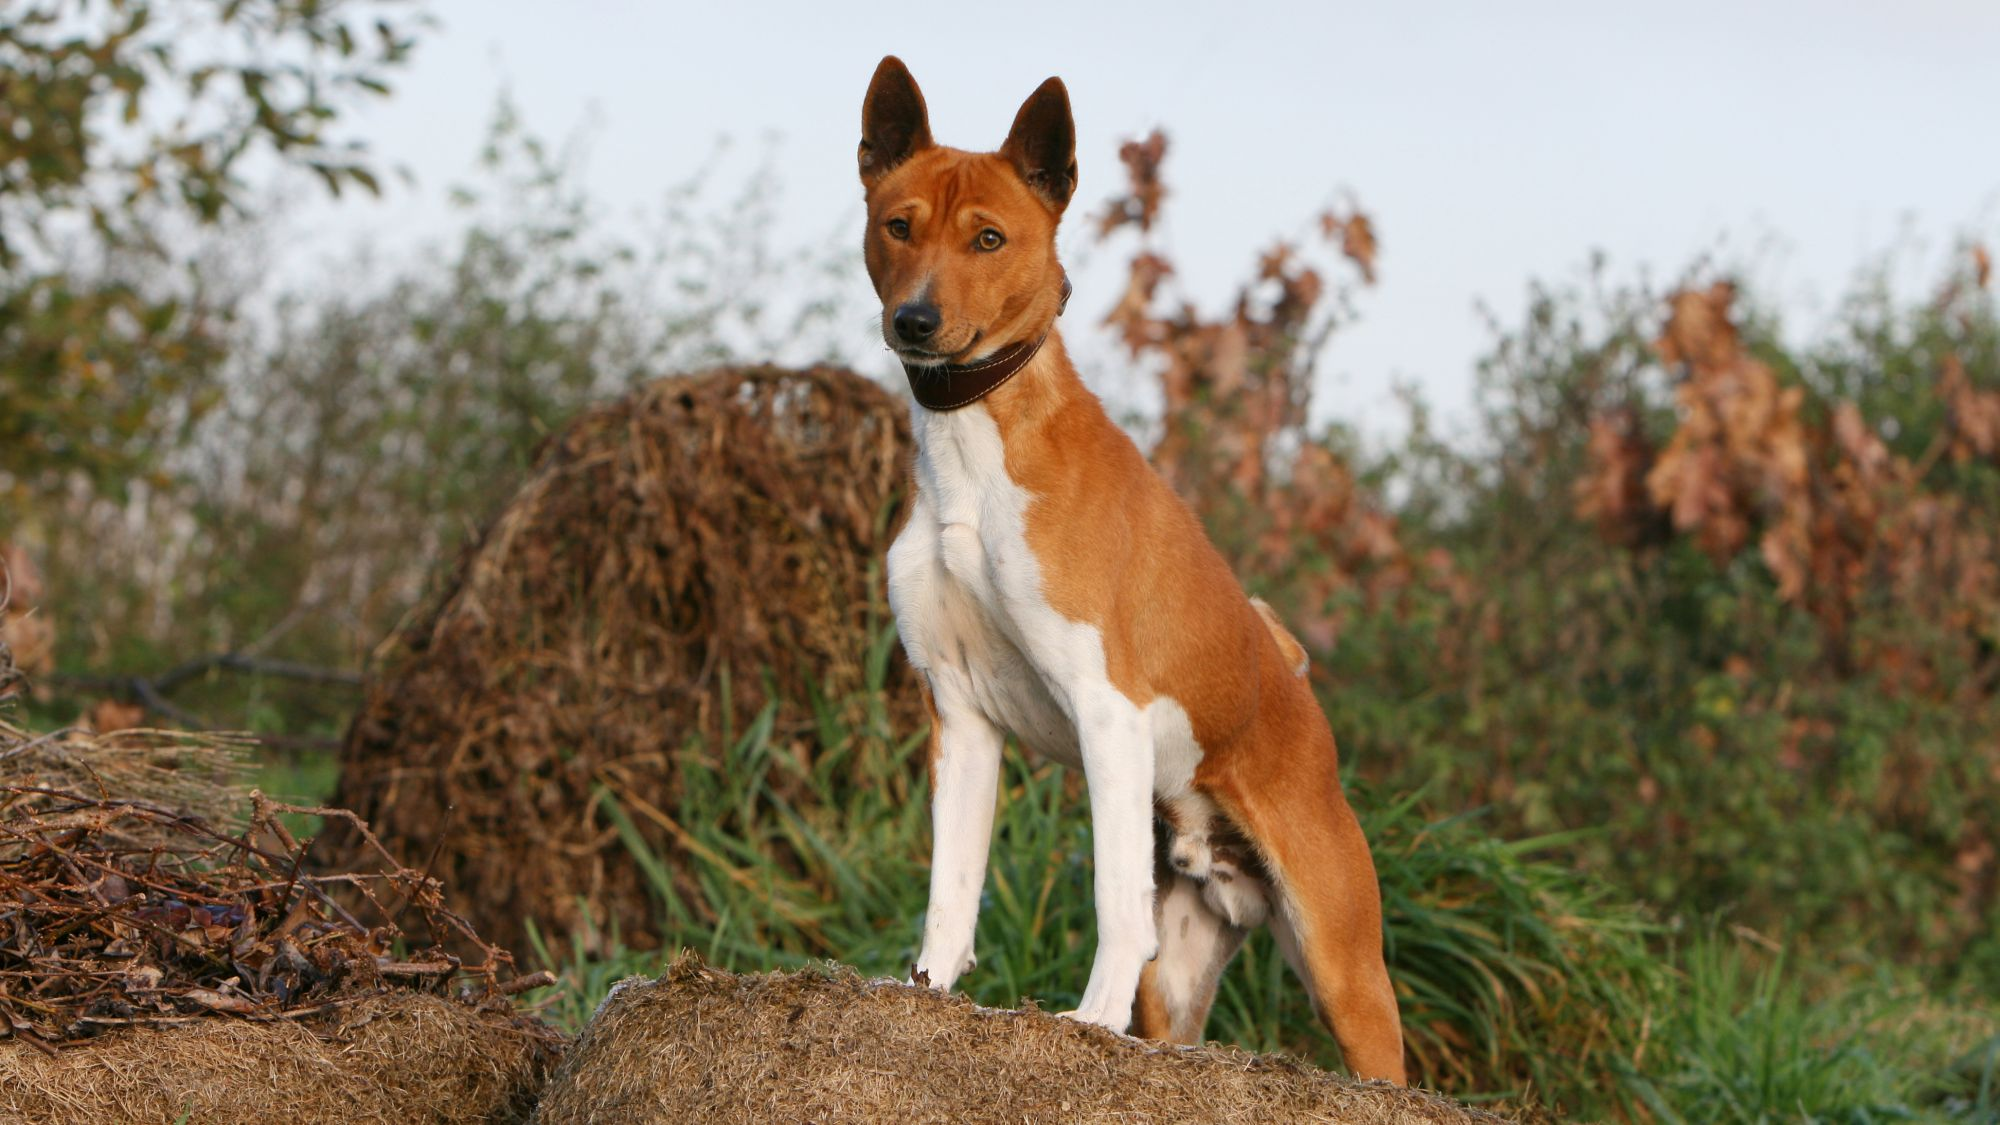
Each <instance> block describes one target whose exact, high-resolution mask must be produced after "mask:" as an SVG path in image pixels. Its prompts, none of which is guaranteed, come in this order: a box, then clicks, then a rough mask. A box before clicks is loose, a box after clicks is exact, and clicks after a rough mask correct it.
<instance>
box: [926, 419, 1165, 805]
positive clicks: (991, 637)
mask: <svg viewBox="0 0 2000 1125" xmlns="http://www.w3.org/2000/svg"><path fill="white" fill-rule="evenodd" d="M913 425H914V428H915V431H916V436H917V449H918V453H917V460H916V481H917V494H916V496H915V498H914V500H913V502H912V505H911V512H910V520H909V523H908V524H907V525H906V526H905V527H904V529H903V532H902V533H901V534H900V535H898V536H897V538H896V542H895V544H894V545H893V546H892V547H891V548H890V550H889V601H890V604H891V606H892V608H893V609H894V610H895V613H896V625H897V629H898V630H899V631H900V632H901V634H902V638H903V645H904V648H905V650H906V651H907V652H908V653H909V657H910V661H911V663H912V664H914V665H916V666H917V667H918V668H919V669H920V670H922V671H923V672H924V673H925V674H926V675H927V676H928V677H929V678H930V681H931V684H932V688H933V691H934V692H936V693H938V694H939V695H940V696H941V697H945V698H940V699H939V700H938V703H939V707H940V710H941V711H944V710H946V709H947V708H948V707H950V706H952V705H969V706H971V707H973V708H975V709H977V711H978V712H979V713H980V714H982V715H984V716H985V717H986V718H987V719H988V720H989V721H991V722H993V723H994V725H996V726H998V727H1000V728H1002V729H1003V730H1007V731H1011V732H1013V733H1014V734H1016V735H1018V736H1020V738H1021V739H1022V741H1023V742H1025V743H1027V744H1028V745H1030V746H1032V747H1033V748H1034V749H1036V750H1038V751H1040V752H1042V753H1044V754H1047V755H1050V756H1052V757H1054V758H1056V759H1057V760H1059V761H1063V762H1066V763H1068V764H1071V765H1080V764H1081V756H1080V754H1079V750H1078V747H1079V737H1080V736H1079V734H1078V727H1079V724H1080V723H1082V724H1092V723H1096V724H1103V723H1106V722H1113V723H1115V722H1118V721H1120V720H1119V718H1118V716H1117V715H1114V714H1109V713H1107V712H1124V713H1125V714H1126V720H1129V723H1130V729H1134V730H1137V731H1140V732H1143V733H1142V734H1141V736H1140V738H1139V740H1138V741H1139V744H1138V745H1134V746H1133V747H1132V748H1131V753H1133V754H1135V755H1147V756H1150V757H1151V758H1152V759H1153V762H1152V764H1151V768H1149V769H1148V770H1146V771H1145V772H1146V773H1147V774H1149V775H1150V776H1151V780H1152V784H1153V787H1154V788H1155V789H1156V791H1157V792H1159V793H1160V794H1161V795H1170V794H1174V793H1178V792H1183V791H1185V790H1186V789H1187V787H1188V785H1189V784H1190V782H1191V781H1192V778H1193V773H1194V766H1195V763H1196V762H1197V761H1198V760H1199V758H1200V755H1201V750H1200V747H1199V746H1197V745H1196V744H1195V741H1194V735H1193V731H1192V729H1191V728H1190V726H1189V723H1188V718H1187V715H1186V713H1185V712H1184V711H1183V710H1182V709H1181V707H1180V706H1179V705H1178V704H1177V703H1176V702H1175V701H1173V700H1172V699H1168V698H1165V697H1161V698H1157V699H1155V700H1154V701H1153V702H1152V703H1151V704H1150V705H1149V706H1147V707H1145V708H1143V709H1142V708H1139V707H1138V706H1136V705H1135V704H1133V703H1132V702H1131V701H1130V700H1127V699H1125V698H1124V696H1122V695H1120V694H1119V693H1118V692H1117V691H1116V690H1115V689H1114V688H1113V687H1112V686H1111V684H1110V682H1109V679H1108V677H1107V675H1106V669H1105V656H1104V643H1103V636H1102V634H1101V633H1100V632H1099V631H1098V630H1097V629H1096V628H1095V627H1093V626H1091V625H1089V624H1086V623H1083V622H1077V621H1072V620H1069V619H1067V618H1065V617H1063V615H1062V614H1060V613H1058V612H1057V611H1056V610H1055V609H1054V608H1053V607H1052V606H1051V605H1050V604H1049V601H1048V597H1047V594H1046V591H1045V588H1044V585H1043V582H1044V577H1045V576H1044V573H1043V568H1042V565H1041V562H1040V560H1038V559H1037V558H1036V556H1035V554H1034V551H1033V548H1032V547H1031V546H1030V544H1029V542H1028V536H1027V527H1028V510H1029V507H1030V505H1031V503H1032V502H1033V497H1032V496H1031V495H1030V494H1029V493H1027V492H1026V491H1025V490H1024V489H1022V488H1021V487H1020V486H1019V485H1017V484H1016V483H1015V482H1014V480H1013V478H1011V477H1010V476H1009V475H1008V474H1007V467H1006V451H1005V447H1004V445H1003V443H1002V441H1001V438H1000V433H999V429H998V427H997V426H996V425H995V424H994V422H993V419H992V417H991V416H990V415H989V414H988V413H987V412H986V409H985V407H984V406H983V405H977V404H975V405H973V406H970V407H966V408H965V409H962V410H956V411H952V412H950V413H943V414H940V413H933V412H931V411H928V410H922V409H919V410H917V411H915V415H914V418H913Z"/></svg>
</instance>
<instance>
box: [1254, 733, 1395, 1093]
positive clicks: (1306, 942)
mask: <svg viewBox="0 0 2000 1125" xmlns="http://www.w3.org/2000/svg"><path fill="white" fill-rule="evenodd" d="M1317 772H1319V774H1320V776H1318V777H1313V778H1310V779H1308V778H1305V777H1300V776H1297V775H1294V776H1292V777H1290V778H1288V779H1286V782H1285V783H1284V784H1272V785H1257V786H1252V785H1243V784H1232V783H1230V782H1228V781H1226V780H1225V781H1223V782H1222V784H1220V785H1218V786H1217V787H1216V789H1215V792H1214V796H1215V797H1216V798H1217V799H1218V800H1219V801H1220V803H1221V804H1222V805H1223V807H1224V809H1225V810H1226V811H1227V812H1228V813H1229V815H1230V816H1231V818H1232V819H1234V820H1235V822H1236V823H1237V825H1238V826H1240V827H1241V828H1242V829H1243V830H1244V831H1245V832H1246V833H1248V834H1249V836H1250V837H1251V839H1252V840H1253V841H1254V842H1255V843H1256V845H1257V848H1258V850H1259V851H1260V852H1261V853H1262V854H1263V856H1264V859H1265V867H1266V869H1267V871H1268V873H1269V875H1270V878H1271V882H1272V893H1273V895H1274V897H1275V898H1276V900H1277V901H1276V902H1275V903H1274V907H1275V908H1274V909H1273V910H1272V914H1271V922H1272V928H1273V930H1274V931H1275V932H1276V934H1277V937H1278V943H1279V948H1280V949H1281V950H1282V951H1283V952H1284V953H1285V955H1286V959H1287V960H1288V961H1291V962H1292V964H1293V965H1294V967H1295V968H1296V969H1297V970H1299V972H1300V975H1301V976H1302V977H1303V978H1304V982H1303V983H1304V984H1305V986H1306V989H1307V991H1308V992H1309V993H1310V994H1311V996H1312V999H1313V1010H1314V1012H1315V1013H1317V1014H1318V1016H1319V1018H1320V1022H1321V1023H1324V1024H1325V1025H1327V1028H1328V1030H1330V1031H1332V1032H1333V1037H1334V1038H1335V1039H1337V1040H1339V1041H1340V1052H1341V1054H1342V1056H1344V1057H1345V1058H1346V1060H1347V1066H1348V1069H1350V1070H1352V1071H1353V1072H1354V1073H1355V1074H1356V1075H1357V1076H1359V1077H1361V1078H1386V1079H1388V1080H1389V1081H1391V1082H1397V1083H1401V1082H1403V1081H1404V1069H1403V1026H1402V1020H1401V1018H1400V1017H1399V1016H1398V1014H1397V1011H1396V992H1395V989H1394V988H1393V987H1392V986H1391V985H1390V983H1389V972H1388V969H1387V967H1386V966H1385V965H1384V964H1383V961H1382V895H1381V889H1380V887H1379V886H1378V885H1377V883H1376V881H1375V863H1374V860H1373V859H1372V858H1371V857H1370V856H1369V854H1368V842H1367V840H1365V839H1364V838H1363V837H1362V835H1361V825H1360V824H1359V823H1358V822H1357V821H1356V820H1355V819H1354V810H1352V809H1350V808H1349V807H1348V806H1347V801H1346V800H1345V799H1344V798H1343V797H1342V796H1341V793H1340V779H1339V775H1338V773H1337V772H1336V769H1335V767H1334V765H1333V762H1332V755H1330V754H1329V755H1327V758H1326V764H1325V766H1324V767H1323V768H1322V769H1321V770H1319V771H1317Z"/></svg>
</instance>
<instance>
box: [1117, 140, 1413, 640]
mask: <svg viewBox="0 0 2000 1125" xmlns="http://www.w3.org/2000/svg"><path fill="white" fill-rule="evenodd" d="M1166 150H1167V142H1166V138H1165V136H1164V135H1162V134H1160V133H1158V132H1155V133H1153V134H1152V135H1151V136H1149V137H1147V138H1146V139H1145V140H1143V141H1135V142H1131V143H1128V144H1126V145H1125V146H1124V147H1123V148H1122V149H1121V150H1120V153H1119V155H1120V158H1121V159H1123V160H1124V162H1125V167H1126V173H1127V176H1128V178H1129V180H1130V191H1129V192H1128V193H1127V194H1126V195H1124V196H1121V197H1119V198H1118V199H1116V200H1114V201H1113V202H1112V205H1111V207H1110V208H1109V210H1108V211H1107V212H1106V213H1105V215H1104V216H1103V218H1102V220H1101V221H1100V223H1099V231H1100V234H1101V235H1104V236H1108V235H1110V234H1112V233H1114V232H1116V231H1118V230H1120V229H1122V228H1124V227H1127V226H1133V227H1136V228H1138V230H1139V231H1140V233H1142V234H1145V233H1149V232H1150V231H1152V230H1153V228H1154V226H1155V224H1156V223H1157V222H1158V221H1159V213H1160V205H1161V201H1162V200H1163V199H1164V197H1165V195H1166V187H1165V185H1164V182H1163V179H1162V176H1161V165H1162V163H1163V161H1164V160H1165V157H1166ZM1317 227H1318V231H1319V234H1320V235H1321V237H1322V239H1323V240H1324V242H1325V243H1327V244H1330V245H1331V246H1333V247H1335V248H1337V249H1338V251H1339V253H1340V254H1342V255H1343V256H1344V257H1346V258H1347V259H1348V260H1349V261H1350V262H1351V263H1352V264H1353V266H1354V267H1355V269H1356V271H1357V272H1358V273H1359V275H1360V278H1361V281H1362V283H1364V284H1368V283H1372V282H1373V281H1374V276H1375V273H1374V268H1375V254H1376V237H1375V230H1374V226H1373V224H1372V223H1371V222H1370V221H1369V219H1368V216H1367V215H1365V214H1363V213H1362V212H1361V211H1360V210H1358V209H1353V210H1350V211H1349V212H1348V213H1347V214H1345V215H1341V214H1336V213H1334V212H1332V211H1328V212H1326V213H1325V214H1322V215H1321V216H1319V218H1318V221H1317ZM1173 276H1174V267H1173V265H1172V263H1171V262H1169V261H1168V260H1167V259H1166V258H1165V257H1164V256H1163V255H1162V254H1160V253H1159V252H1158V251H1157V250H1155V249H1153V248H1151V247H1150V246H1148V247H1142V248H1141V249H1140V250H1139V251H1138V252H1136V253H1135V254H1134V255H1133V256H1132V259H1131V263H1130V267H1129V272H1128V275H1127V280H1126V286H1125V291H1124V293H1123V294H1122V295H1121V297H1120V298H1119V301H1118V303H1117V304H1116V305H1115V306H1113V307H1112V309H1111V311H1110V313H1109V314H1108V315H1107V316H1106V317H1105V320H1104V323H1105V324H1106V325H1107V326H1109V327H1111V328H1113V329H1115V330H1116V331H1117V332H1118V334H1119V337H1120V339H1121V340H1122V341H1123V342H1124V344H1125V347H1126V349H1127V350H1128V351H1129V352H1130V354H1131V356H1132V357H1133V358H1134V359H1135V360H1140V361H1144V362H1148V363H1149V364H1150V365H1151V366H1153V368H1154V369H1155V370H1156V371H1157V372H1158V377H1159V380H1160V389H1161V391H1162V393H1163V397H1164V404H1163V405H1164V412H1163V422H1164V425H1163V427H1162V430H1161V435H1160V439H1159V441H1158V443H1157V444H1156V445H1155V446H1154V447H1153V450H1152V460H1153V464H1154V466H1155V467H1156V468H1157V469H1158V470H1159V471H1160V473H1161V475H1163V476H1164V477H1166V479H1167V481H1168V482H1169V483H1170V484H1172V485H1173V486H1174V488H1175V489H1176V490H1177V491H1178V492H1180V494H1181V495H1182V496H1183V497H1185V498H1187V500H1188V501H1189V502H1190V503H1192V504H1193V505H1194V507H1195V509H1196V510H1197V511H1199V512H1201V513H1203V514H1204V516H1206V517H1208V518H1209V519H1210V521H1211V529H1212V530H1213V531H1214V532H1216V533H1217V538H1218V540H1220V541H1221V543H1222V545H1223V548H1224V550H1225V551H1226V552H1233V553H1234V554H1235V555H1236V556H1237V557H1236V559H1235V561H1236V562H1237V564H1238V565H1239V568H1240V569H1242V570H1244V571H1245V572H1249V573H1256V574H1258V575H1260V576H1262V577H1264V578H1267V579H1273V580H1278V581H1287V580H1289V581H1290V583H1291V585H1290V590H1291V595H1292V596H1290V597H1288V598H1287V599H1286V600H1287V601H1290V602H1293V603H1294V604H1293V605H1290V606H1288V607H1287V608H1288V610H1289V611H1290V613H1289V616H1290V618H1291V623H1292V625H1293V626H1294V627H1295V628H1297V629H1298V631H1299V632H1300V634H1301V635H1302V636H1304V637H1305V638H1306V639H1307V640H1308V641H1309V642H1310V643H1312V644H1315V645H1317V646H1319V647H1321V648H1322V649H1323V648H1325V647H1327V646H1330V645H1331V644H1332V643H1333V641H1334V638H1335V637H1336V636H1337V634H1338V632H1339V621H1338V620H1337V618H1336V616H1335V611H1334V609H1333V608H1332V607H1333V605H1334V602H1335V600H1336V599H1335V598H1334V594H1335V593H1336V592H1337V591H1338V590H1340V589H1341V588H1344V587H1347V586H1350V585H1354V584H1356V583H1361V584H1363V585H1365V586H1366V587H1367V588H1368V589H1369V590H1370V591H1371V592H1372V591H1375V590H1379V589H1385V588H1389V587H1393V586H1397V585H1401V584H1402V583H1403V582H1405V581H1407V579H1408V577H1409V575H1410V572H1411V566H1410V564H1409V561H1408V560H1407V559H1406V558H1405V557H1404V554H1405V553H1404V550H1403V547H1402V544H1401V542H1400V539H1399V536H1398V534H1397V528H1396V523H1395V520H1394V519H1393V518H1392V517H1391V516H1389V515H1388V514H1387V513H1385V512H1383V511H1382V510H1381V509H1380V508H1379V507H1377V506H1376V505H1375V504H1373V503H1372V502H1371V501H1370V500H1369V499H1368V498H1367V497H1366V496H1364V495H1363V493H1362V491H1361V489H1360V488H1359V486H1358V485H1357V482H1356V481H1355V479H1354V477H1353V474H1352V473H1351V472H1350V471H1349V470H1348V467H1347V465H1346V464H1345V462H1344V461H1343V460H1342V458H1341V457H1340V456H1339V455H1338V454H1337V453H1336V452H1334V451H1333V450H1332V449H1330V448H1328V447H1327V446H1326V445H1325V444H1323V443H1322V442H1320V441H1317V440H1315V439H1314V438H1313V437H1312V436H1311V435H1310V434H1309V433H1308V432H1307V429H1308V425H1307V423H1308V416H1309V410H1310V406H1311V401H1312V383H1313V376H1314V373H1315V360H1316V358H1317V356H1318V354H1319V352H1320V350H1321V349H1322V347H1323V346H1324V345H1325V343H1326V341H1327V339H1328V338H1329V337H1330V336H1331V335H1332V332H1333V330H1334V329H1335V327H1337V324H1338V320H1339V313H1340V309H1341V307H1342V303H1343V301H1344V299H1345V298H1346V296H1347V294H1348V293H1349V292H1350V290H1351V283H1344V282H1332V283H1330V282H1329V281H1328V278H1327V275H1326V273H1324V272H1322V268H1321V267H1320V266H1318V265H1315V264H1314V261H1313V259H1312V257H1311V255H1310V254H1309V253H1308V251H1307V250H1306V248H1304V247H1302V246H1301V245H1299V244H1297V243H1295V242H1289V241H1280V242H1278V243H1276V244H1274V245H1272V246H1271V247H1270V248H1269V249H1267V250H1266V251H1264V252H1263V254H1262V255H1260V257H1259V258H1258V262H1257V270H1256V274H1255V276H1254V277H1253V279H1252V280H1251V281H1250V282H1249V283H1247V284H1246V285H1244V286H1243V287H1242V288H1241V289H1240V290H1239V291H1238V292H1237V294H1236V298H1235V300H1234V302H1233V303H1232V305H1231V308H1230V311H1229V312H1228V313H1227V314H1226V315H1224V316H1221V317H1217V318H1213V319H1210V318H1207V317H1205V316H1203V314H1202V313H1201V312H1200V311H1199V310H1198V309H1196V308H1195V307H1194V305H1193V304H1192V303H1189V302H1186V301H1181V302H1179V303H1174V302H1172V301H1170V300H1167V299H1163V297H1162V294H1161V290H1162V287H1163V286H1164V284H1165V283H1166V282H1167V280H1168V279H1169V278H1171V277H1173ZM1227 515H1236V516H1238V517H1239V518H1240V521H1241V523H1242V526H1240V527H1238V528H1225V527H1218V526H1216V522H1217V519H1218V517H1225V516H1227ZM1322 562H1330V563H1331V564H1332V565H1331V566H1325V565H1321V563H1322ZM1430 569H1431V570H1437V569H1438V568H1437V567H1431V568H1430ZM1448 571H1449V566H1448V565H1445V566H1444V567H1443V569H1442V570H1441V571H1438V572H1439V573H1444V572H1448Z"/></svg>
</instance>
